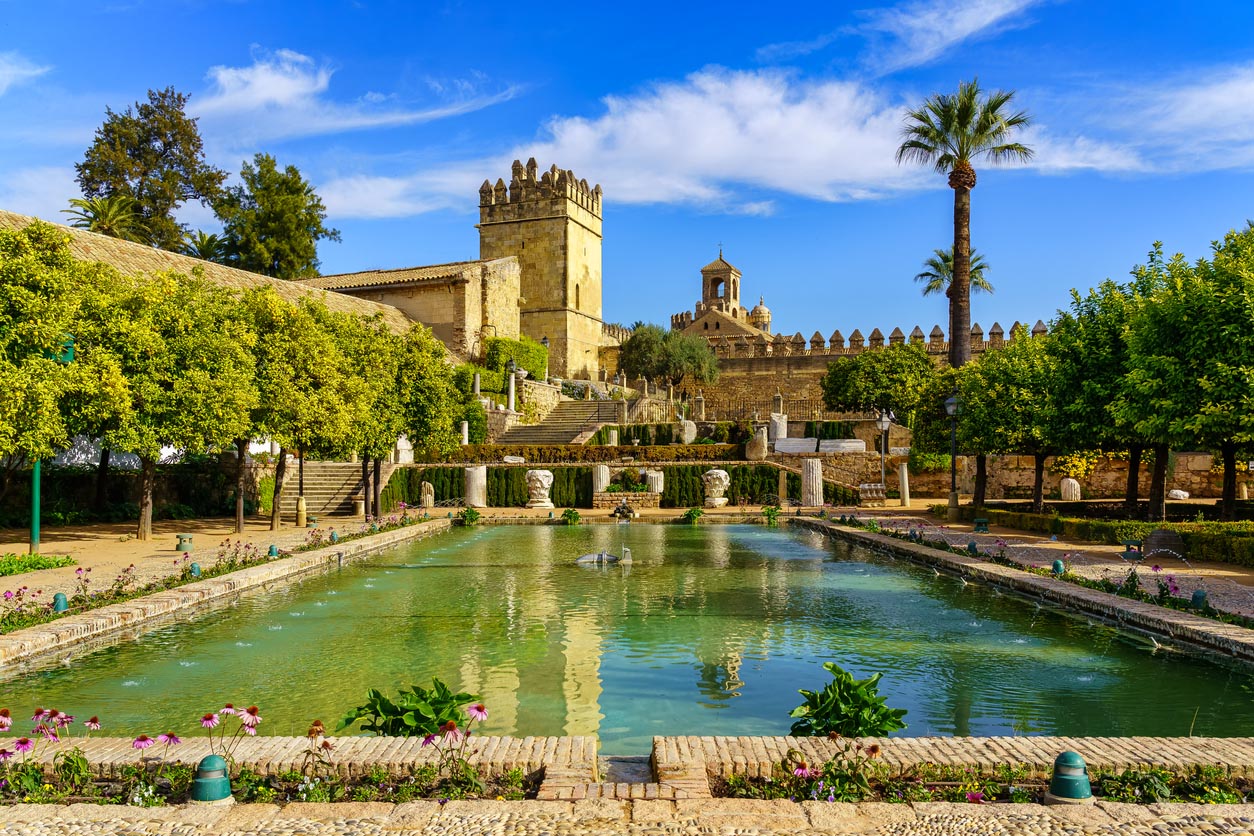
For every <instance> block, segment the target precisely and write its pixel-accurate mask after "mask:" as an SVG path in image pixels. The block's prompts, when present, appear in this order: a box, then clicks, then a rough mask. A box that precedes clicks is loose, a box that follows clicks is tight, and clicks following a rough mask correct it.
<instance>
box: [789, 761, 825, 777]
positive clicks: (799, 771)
mask: <svg viewBox="0 0 1254 836" xmlns="http://www.w3.org/2000/svg"><path fill="white" fill-rule="evenodd" d="M792 774H793V775H796V776H797V777H798V778H817V777H818V776H819V771H818V770H817V769H811V768H810V765H809V764H808V763H806V762H805V761H801V762H800V763H798V764H797V765H796V766H795V767H793V770H792Z"/></svg>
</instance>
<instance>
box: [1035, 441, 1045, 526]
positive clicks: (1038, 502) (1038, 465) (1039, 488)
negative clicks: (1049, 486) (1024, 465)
mask: <svg viewBox="0 0 1254 836" xmlns="http://www.w3.org/2000/svg"><path fill="white" fill-rule="evenodd" d="M1044 509H1045V454H1044V453H1033V454H1032V512H1033V513H1035V514H1039V513H1041V511H1043V510H1044Z"/></svg>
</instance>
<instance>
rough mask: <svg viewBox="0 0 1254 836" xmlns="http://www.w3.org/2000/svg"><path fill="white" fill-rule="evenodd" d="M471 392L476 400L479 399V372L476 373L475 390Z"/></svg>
mask: <svg viewBox="0 0 1254 836" xmlns="http://www.w3.org/2000/svg"><path fill="white" fill-rule="evenodd" d="M470 391H471V393H472V394H473V395H474V396H475V397H476V398H477V397H479V394H480V392H479V373H478V372H475V383H474V388H472V389H471V390H470Z"/></svg>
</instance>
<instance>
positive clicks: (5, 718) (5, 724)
mask: <svg viewBox="0 0 1254 836" xmlns="http://www.w3.org/2000/svg"><path fill="white" fill-rule="evenodd" d="M12 725H13V715H12V714H10V713H9V709H7V708H0V732H7V731H8V730H9V727H10V726H12Z"/></svg>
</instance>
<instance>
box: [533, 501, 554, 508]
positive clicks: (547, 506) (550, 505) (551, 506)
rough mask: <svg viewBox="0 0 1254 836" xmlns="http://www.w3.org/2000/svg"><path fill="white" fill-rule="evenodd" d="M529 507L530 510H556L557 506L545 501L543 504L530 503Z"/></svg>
mask: <svg viewBox="0 0 1254 836" xmlns="http://www.w3.org/2000/svg"><path fill="white" fill-rule="evenodd" d="M527 507H528V508H556V507H557V506H556V505H554V504H553V503H552V502H550V501H548V500H544V501H543V502H528V503H527Z"/></svg>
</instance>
